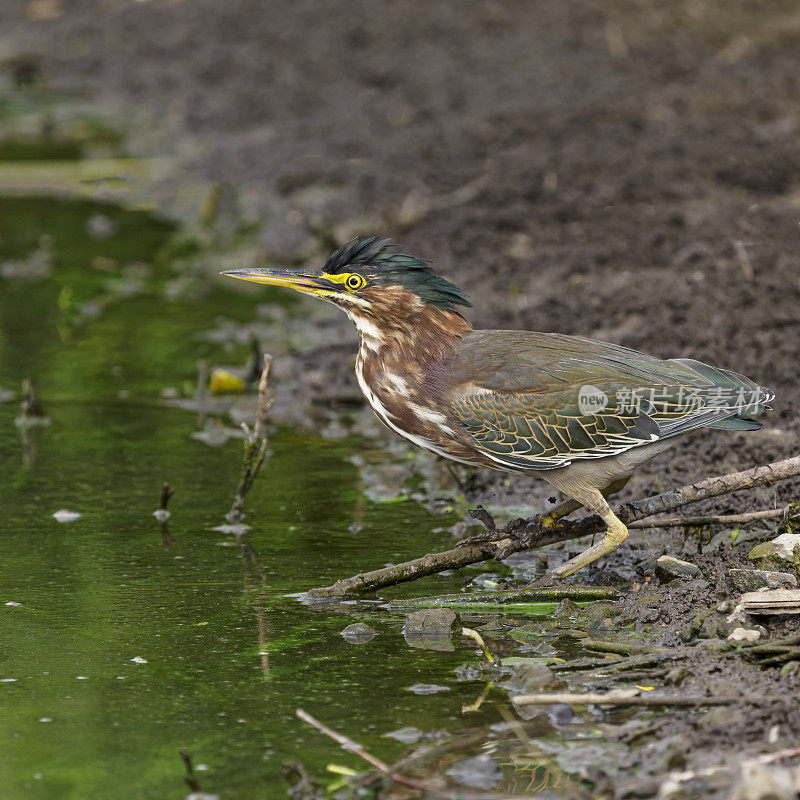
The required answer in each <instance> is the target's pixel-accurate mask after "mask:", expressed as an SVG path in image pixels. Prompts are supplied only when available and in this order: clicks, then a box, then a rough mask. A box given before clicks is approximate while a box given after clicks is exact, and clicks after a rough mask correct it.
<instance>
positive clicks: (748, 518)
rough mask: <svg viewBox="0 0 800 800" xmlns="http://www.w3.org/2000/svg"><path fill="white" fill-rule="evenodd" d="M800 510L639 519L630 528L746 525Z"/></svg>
mask: <svg viewBox="0 0 800 800" xmlns="http://www.w3.org/2000/svg"><path fill="white" fill-rule="evenodd" d="M798 514H800V512H797V511H796V510H795V509H793V507H792V506H786V507H784V508H767V509H764V510H763V511H750V512H748V513H746V514H708V515H706V516H704V517H661V518H657V519H653V520H647V521H645V520H638V521H636V522H631V523H629V524H628V527H629V528H683V527H684V526H692V525H745V524H747V523H748V522H757V521H758V520H762V519H778V518H782V517H795V516H798Z"/></svg>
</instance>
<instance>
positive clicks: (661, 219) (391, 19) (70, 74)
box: [0, 0, 800, 796]
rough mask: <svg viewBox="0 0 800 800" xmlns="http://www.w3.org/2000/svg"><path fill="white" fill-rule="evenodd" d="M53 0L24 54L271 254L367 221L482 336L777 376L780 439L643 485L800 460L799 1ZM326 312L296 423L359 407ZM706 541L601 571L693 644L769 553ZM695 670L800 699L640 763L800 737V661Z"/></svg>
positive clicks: (793, 495)
mask: <svg viewBox="0 0 800 800" xmlns="http://www.w3.org/2000/svg"><path fill="white" fill-rule="evenodd" d="M32 6H33V4H24V3H21V2H19V3H16V4H15V3H12V4H4V5H3V8H2V9H0V23H2V26H3V27H2V29H3V32H4V35H3V39H4V43H5V46H6V48H7V49H8V50H9V51H10V52H12V53H15V54H16V53H22V54H26V55H27V56H29V57H30V59H31V60H32V61H33V62H34V63H36V64H37V65H38V67H37V68H38V69H39V70H40V72H41V75H42V76H43V79H44V80H46V81H47V82H48V83H50V84H53V85H59V84H60V85H64V86H80V87H89V88H90V89H91V90H92V91H93V92H94V93H95V94H96V96H97V97H98V98H99V99H100V100H101V101H102V102H106V103H111V104H116V105H117V106H118V107H119V108H121V109H125V113H126V114H127V115H128V118H129V119H130V125H131V128H132V130H133V131H135V136H134V137H133V145H132V146H134V147H135V146H136V143H137V142H138V143H139V146H140V147H141V148H142V150H143V151H146V152H147V153H148V154H152V153H153V152H162V153H165V154H169V155H172V156H175V157H176V158H177V164H178V166H177V167H174V168H173V170H174V171H173V172H171V173H170V174H168V175H165V176H164V181H163V182H162V184H161V186H160V188H159V192H160V196H161V197H162V199H163V200H164V202H165V203H166V204H168V203H169V201H170V198H171V197H173V196H174V195H175V194H177V193H178V192H177V189H176V186H177V184H176V181H175V179H176V176H177V177H179V178H180V180H181V181H194V180H197V181H208V182H219V181H224V182H230V183H232V184H233V185H235V186H236V187H237V190H236V193H237V195H238V199H237V201H236V203H234V206H235V208H236V212H235V213H236V214H240V215H241V217H242V218H243V219H244V220H245V221H248V222H251V223H254V224H255V233H254V237H255V239H254V241H255V249H256V253H257V257H259V258H263V259H265V260H281V261H289V262H302V261H305V260H307V259H318V258H320V257H321V256H322V254H323V253H324V252H325V251H327V250H328V249H330V247H332V246H334V245H336V244H340V243H341V242H342V241H344V240H346V239H347V238H349V237H350V236H352V235H354V234H356V233H382V234H386V235H388V236H392V237H393V238H395V239H396V240H398V241H400V242H402V244H403V246H404V248H405V249H406V250H408V251H410V252H413V253H415V254H419V255H422V256H425V257H429V258H431V259H433V260H434V261H435V262H436V263H437V265H438V267H439V268H440V269H441V270H442V271H443V272H444V273H445V274H447V275H448V276H449V277H450V278H452V279H453V280H454V281H455V282H457V283H459V284H460V285H462V286H463V287H464V288H465V289H466V290H467V291H469V292H470V293H471V294H472V296H473V297H474V299H475V309H474V311H473V312H472V314H471V319H472V321H473V323H474V325H475V326H476V327H501V328H532V329H538V330H553V331H560V332H563V333H570V334H578V335H584V336H592V337H596V338H603V339H608V340H612V341H615V342H618V343H620V344H623V345H626V346H630V347H634V348H636V349H640V350H643V351H646V352H649V353H653V354H655V355H658V356H662V357H693V358H697V359H700V360H703V361H707V362H709V363H712V364H716V365H719V366H722V367H728V368H732V369H735V370H736V371H739V372H742V373H744V374H747V375H748V376H750V377H751V378H753V379H754V380H756V381H758V382H759V383H762V384H764V385H767V386H770V387H771V388H772V389H774V390H775V392H776V395H777V397H776V400H775V402H774V410H773V411H772V412H771V413H769V414H768V416H767V417H766V418H765V426H764V429H763V430H762V431H760V432H756V433H748V434H740V433H723V432H707V433H702V434H697V435H695V436H693V437H691V438H690V439H688V440H684V441H683V442H681V443H680V444H679V445H678V446H677V447H676V448H675V449H674V450H673V451H672V452H670V453H668V454H665V455H663V456H661V457H659V458H657V459H656V460H654V461H653V462H652V463H651V464H649V465H647V466H646V467H645V468H643V469H642V470H641V471H640V472H639V473H638V474H637V476H636V477H635V478H634V480H633V481H631V484H630V485H629V486H628V488H627V489H626V490H625V495H624V496H625V497H630V496H641V495H644V494H645V493H652V492H654V491H660V490H662V489H666V488H669V487H672V486H676V485H679V484H683V483H686V482H690V481H692V480H695V479H697V478H700V477H702V476H705V475H708V474H715V473H722V472H726V471H731V470H736V469H744V468H747V467H749V466H752V465H755V464H760V463H766V462H769V461H774V460H778V459H779V458H783V457H787V456H790V455H793V454H796V453H797V452H798V444H799V440H800V422H799V421H798V417H797V411H796V409H797V407H798V402H800V391H798V381H797V372H798V365H797V359H798V344H799V342H798V335H799V334H800V248H799V247H798V245H800V229H798V206H799V205H800V173H798V166H800V137H799V136H798V127H799V126H800V112H799V111H798V105H797V88H798V85H797V47H798V30H800V16H798V9H797V5H796V4H795V3H792V2H773V3H770V4H766V5H765V4H762V3H756V2H747V1H743V2H739V3H736V4H726V5H725V7H721V6H720V5H719V4H715V3H712V2H704V1H703V0H701V1H700V2H698V0H680V1H679V2H674V3H670V4H666V5H665V4H663V3H656V2H651V1H650V0H639V2H622V1H619V0H612V2H604V3H599V2H578V3H563V2H558V1H557V0H546V1H545V2H541V3H535V4H533V3H528V2H524V0H516V2H509V3H496V2H491V0H488V1H487V2H480V3H474V4H471V5H467V6H465V5H463V4H458V3H449V2H445V3H442V2H440V3H434V4H426V5H420V4H419V3H414V2H411V0H401V1H399V2H392V3H389V4H382V5H380V6H375V4H373V3H368V2H366V0H355V1H354V2H349V3H347V4H341V5H339V4H333V5H332V4H331V3H330V2H327V3H323V2H320V0H299V1H295V2H291V3H289V2H278V3H272V4H270V8H269V12H268V13H267V12H266V11H262V10H258V7H257V6H254V5H253V4H252V3H248V2H246V0H229V2H226V3H224V4H221V3H218V2H216V1H215V0H192V1H191V2H178V3H172V2H161V0H152V2H149V3H139V2H126V1H125V0H115V1H114V2H111V0H107V1H106V2H100V0H81V2H71V3H69V4H68V6H67V4H64V6H65V7H63V8H61V7H60V6H59V4H54V7H56V8H59V9H60V12H59V13H58V14H56V15H54V16H52V18H47V19H38V20H32V19H30V18H29V17H30V8H31V7H32ZM26 8H27V9H28V12H29V13H28V15H26V13H25V10H26ZM45 16H48V15H45ZM320 324H321V325H324V327H323V328H321V329H322V330H324V331H325V335H324V336H320V337H319V340H318V341H317V342H315V343H314V345H315V346H314V347H313V348H310V352H306V353H305V354H299V353H297V352H295V353H294V355H293V356H292V357H291V358H290V357H289V354H287V356H286V363H287V366H283V367H278V365H277V364H276V368H279V369H281V370H283V379H284V380H285V381H286V382H287V384H289V385H291V386H292V393H293V403H292V404H291V405H292V406H293V409H294V412H295V413H297V407H298V405H300V404H305V403H307V402H308V403H310V402H311V398H313V397H318V398H319V397H323V398H324V402H327V403H329V404H334V405H335V402H334V401H336V399H337V398H338V399H339V400H340V401H342V398H344V400H343V401H342V402H344V403H345V404H351V405H352V397H353V394H354V389H355V381H354V378H353V376H352V372H351V365H352V353H353V350H354V342H355V337H354V335H352V336H351V334H350V333H348V332H347V324H348V323H347V322H346V320H341V321H339V320H337V319H334V318H333V317H331V318H330V319H327V318H325V320H324V323H320ZM331 342H333V344H330V343H331ZM289 405H290V403H288V402H287V403H284V407H288V406H289ZM340 405H341V403H340ZM278 408H280V404H278ZM367 425H368V423H365V424H364V426H362V427H364V428H365V429H366V426H367ZM362 432H364V431H363V430H362ZM370 432H372V433H374V435H375V436H380V435H381V434H380V433H377V428H375V429H373V428H370ZM464 477H465V480H466V497H467V500H468V501H470V502H483V503H487V502H489V503H493V504H495V505H507V504H519V503H527V504H529V505H534V506H535V505H542V504H544V503H545V501H546V500H547V498H548V497H549V495H550V494H551V490H549V488H548V487H546V486H544V485H542V484H535V483H534V482H533V481H526V480H519V479H509V478H508V476H506V475H503V474H501V473H490V472H484V471H478V472H476V473H474V474H471V475H469V476H464ZM799 489H800V482H798V481H786V482H784V483H781V484H780V485H778V486H776V487H766V488H763V489H759V490H754V491H748V492H741V493H738V494H735V495H729V496H727V497H725V498H721V499H719V500H717V501H715V502H714V503H713V504H712V505H709V506H707V508H712V507H713V508H714V509H716V510H717V511H718V512H720V513H724V512H732V511H740V510H752V509H754V508H763V507H768V506H771V505H772V504H773V503H778V504H784V503H787V502H789V501H792V500H796V499H797V497H798V490H799ZM697 509H698V511H702V510H705V509H704V507H703V506H702V505H700V506H697ZM715 533H716V532H715ZM765 535H766V533H765ZM704 536H705V534H703V535H702V536H701V535H700V534H698V536H697V538H694V539H693V538H692V537H691V536H690V537H684V536H683V534H682V533H681V532H680V531H671V532H664V531H658V532H655V531H649V532H644V533H642V534H639V535H636V536H632V537H631V540H630V543H629V544H628V545H626V547H624V548H623V549H622V550H621V551H620V552H619V553H617V554H615V556H614V557H613V558H611V559H608V560H607V564H605V565H603V566H601V568H599V569H597V570H595V571H594V573H589V574H588V575H587V579H588V580H594V581H598V582H600V581H602V582H606V583H607V582H613V581H614V580H615V577H616V576H618V577H620V578H622V579H623V580H626V581H629V582H633V584H634V586H635V587H639V588H638V589H634V590H633V591H632V592H631V593H630V595H629V596H628V597H626V599H625V600H623V601H622V602H621V608H622V609H623V613H624V614H627V615H628V616H629V620H630V624H631V625H632V626H633V628H634V629H635V630H637V631H639V632H645V631H646V632H648V633H649V634H651V635H653V634H654V635H655V641H656V642H657V643H659V644H663V645H668V646H677V645H678V644H679V643H680V642H681V641H682V640H681V632H682V631H685V630H686V629H687V627H688V626H689V625H690V623H691V621H692V619H694V617H695V616H696V615H697V614H698V612H699V611H700V610H702V609H704V608H712V609H713V608H715V607H716V606H717V605H719V604H720V603H722V602H724V601H725V600H728V599H730V598H731V597H732V596H733V595H734V593H733V591H732V588H731V587H730V586H729V584H728V583H727V580H726V577H725V576H726V573H727V569H728V568H729V567H730V566H737V565H741V564H744V563H746V558H745V556H746V553H747V550H748V549H749V546H750V545H749V544H748V543H747V542H744V541H742V540H737V544H735V545H733V546H731V545H730V536H728V544H725V543H724V542H722V543H719V542H718V543H717V544H718V546H716V547H713V548H710V549H709V548H708V547H707V546H704V544H705V545H707V541H706V542H704V538H703V537H704ZM705 538H706V539H707V538H708V537H705ZM663 552H670V553H672V554H674V555H683V556H684V557H687V558H689V559H690V560H692V561H694V562H695V563H698V565H700V566H701V568H702V569H703V571H704V581H703V582H702V583H697V584H692V585H690V586H687V585H685V584H681V585H678V586H669V587H661V586H659V585H657V584H656V582H655V580H654V579H652V572H653V562H654V559H655V558H656V557H657V556H658V555H660V554H661V553H663ZM553 557H556V558H557V557H559V556H558V554H557V553H554V556H553ZM360 566H361V565H354V571H355V569H357V568H359V567H360ZM364 566H367V565H364ZM645 596H646V597H647V599H646V600H643V599H642V598H643V597H645ZM766 627H767V628H768V633H770V634H774V635H788V634H789V633H791V631H792V629H794V630H795V632H796V630H797V626H796V625H795V624H794V623H791V622H786V621H785V620H784V621H780V620H772V621H771V622H769V623H768V624H766ZM706 633H708V631H707V632H706ZM711 634H715V632H714V631H712V632H711ZM712 638H714V635H712ZM689 673H690V674H689V676H688V677H687V678H686V684H685V685H686V686H687V687H688V688H690V689H697V690H701V689H702V690H708V691H710V692H712V693H713V692H717V691H721V690H722V689H727V690H728V691H738V690H741V691H742V692H763V693H766V694H782V695H785V696H786V697H787V698H789V699H790V700H791V702H787V703H785V704H782V705H781V704H778V705H776V706H770V707H767V708H765V709H764V710H763V711H759V712H753V711H752V710H747V711H744V712H740V711H737V712H736V713H731V714H727V715H726V716H724V717H723V718H721V719H720V720H719V722H720V724H712V723H707V722H704V720H707V719H708V717H709V715H705V716H704V717H698V715H697V714H696V713H695V712H688V711H686V712H684V711H680V712H677V713H675V714H673V715H671V716H670V717H669V720H668V721H667V722H666V723H665V727H664V728H663V729H661V730H659V732H658V733H657V734H654V735H651V737H650V739H648V738H647V736H645V737H644V738H643V739H642V740H641V741H644V742H646V743H647V744H646V746H643V747H640V748H635V749H634V750H632V751H631V752H634V753H635V755H634V756H630V755H629V756H628V757H627V758H628V760H627V761H626V762H625V764H624V765H623V766H624V769H625V770H627V773H626V774H633V773H636V772H637V770H640V769H641V770H642V771H643V773H645V774H646V773H648V772H651V773H654V774H655V773H656V772H658V771H659V770H660V771H661V773H663V772H664V770H665V768H664V764H665V763H667V762H666V761H665V760H664V758H663V754H661V755H659V754H660V753H661V751H660V749H659V748H660V745H659V740H661V739H662V737H663V735H664V734H665V732H666V733H667V734H668V735H670V736H678V735H680V736H685V737H689V741H690V746H689V747H688V755H686V758H685V759H684V762H685V763H686V764H687V765H688V766H689V767H691V768H697V767H704V766H708V765H709V764H712V763H718V762H719V761H720V760H730V759H734V760H735V759H736V758H740V757H741V756H742V754H755V753H758V752H762V751H763V750H764V749H765V748H767V749H769V748H775V747H780V746H781V743H785V742H787V741H789V740H790V739H791V738H792V736H796V735H797V734H798V732H800V719H798V713H797V704H796V697H797V689H798V684H797V680H798V678H797V673H796V672H795V673H794V675H793V676H792V675H791V674H789V675H779V674H778V672H777V670H774V669H773V670H764V669H761V668H760V667H757V666H754V665H752V664H749V663H746V662H744V661H742V660H739V659H727V660H720V659H719V658H717V657H716V656H715V655H714V654H713V653H710V652H708V651H703V650H702V649H698V650H697V652H696V653H695V655H693V656H692V661H691V663H690V665H689ZM711 719H712V722H713V718H711ZM776 725H777V726H778V733H777V734H775V736H774V737H773V739H770V742H771V743H770V744H769V745H767V744H766V742H767V738H768V736H770V733H769V732H770V731H771V730H772V729H773V728H774V726H776ZM775 737H777V738H775ZM640 743H641V742H640ZM667 761H669V759H667ZM678 761H680V759H678ZM675 763H677V762H675ZM598 781H599V779H598ZM597 785H601V782H600V783H597ZM618 788H619V787H618ZM620 791H621V790H620ZM687 791H688V790H687ZM725 791H727V789H725ZM687 796H690V795H687ZM697 796H711V789H710V788H709V787H708V786H707V785H706V786H704V787H703V788H701V789H697Z"/></svg>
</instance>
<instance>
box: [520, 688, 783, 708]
mask: <svg viewBox="0 0 800 800" xmlns="http://www.w3.org/2000/svg"><path fill="white" fill-rule="evenodd" d="M774 699H775V698H774V697H771V696H769V695H760V696H752V697H748V696H747V695H730V696H717V697H686V696H678V695H676V696H672V697H670V696H668V695H663V694H657V695H653V694H650V693H648V694H633V695H632V694H630V693H629V692H626V691H617V692H608V693H606V694H598V693H595V692H587V693H585V694H581V693H572V692H553V693H550V694H519V695H517V696H516V697H512V698H511V701H512V702H513V703H514V705H517V706H542V705H550V704H551V703H565V704H567V705H589V704H591V705H598V706H727V705H738V704H742V703H765V702H771V701H772V700H774Z"/></svg>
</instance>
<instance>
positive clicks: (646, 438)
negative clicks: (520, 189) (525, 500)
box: [450, 331, 772, 469]
mask: <svg viewBox="0 0 800 800" xmlns="http://www.w3.org/2000/svg"><path fill="white" fill-rule="evenodd" d="M450 367H451V369H452V383H451V395H450V407H451V411H452V415H453V416H454V418H455V420H454V421H455V422H456V423H457V427H459V428H460V430H461V431H462V432H463V433H465V434H466V441H468V443H469V444H471V445H472V446H475V447H477V448H478V449H479V450H481V451H482V452H484V453H486V454H487V455H489V456H490V457H491V458H492V459H493V460H494V461H497V462H498V463H500V464H502V465H503V466H506V467H508V468H510V469H554V468H557V467H563V466H566V465H567V464H569V463H571V462H572V461H574V460H576V459H591V458H603V457H607V456H611V455H616V454H618V453H621V452H624V451H625V450H629V449H631V448H634V447H639V446H641V445H644V444H650V443H652V442H654V441H656V440H658V439H663V438H666V437H672V436H677V435H679V434H682V433H686V432H688V431H690V430H694V429H696V428H700V427H720V428H722V427H724V428H729V429H731V428H732V429H736V430H750V429H752V428H753V427H758V426H759V423H757V422H754V421H753V420H752V419H751V417H752V416H755V415H757V414H760V413H761V412H762V411H763V410H764V404H765V403H766V402H769V400H771V399H772V394H771V393H770V392H768V391H767V390H765V389H762V388H760V387H758V386H756V384H754V383H753V382H752V381H750V380H749V379H747V378H744V377H743V376H740V375H737V374H735V373H732V372H728V371H726V370H720V369H717V368H715V367H710V366H708V365H706V364H702V363H701V362H697V361H691V360H669V361H662V360H660V359H657V358H653V357H651V356H647V355H645V354H644V353H639V352H637V351H635V350H629V349H628V348H624V347H619V346H618V345H613V344H608V343H605V342H596V341H594V340H590V339H579V338H577V337H570V336H561V335H558V334H546V333H533V332H527V331H521V332H516V331H474V332H472V333H470V334H468V335H467V336H466V337H464V339H463V340H462V341H461V343H460V346H459V348H458V350H457V351H456V353H455V355H454V357H453V359H452V361H451V363H450ZM587 392H588V394H590V395H592V396H594V397H601V398H605V402H604V403H603V404H602V406H601V407H598V406H596V405H595V406H593V407H590V408H587V404H586V397H585V393H587ZM590 405H591V404H590Z"/></svg>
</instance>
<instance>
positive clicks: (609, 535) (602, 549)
mask: <svg viewBox="0 0 800 800" xmlns="http://www.w3.org/2000/svg"><path fill="white" fill-rule="evenodd" d="M600 501H601V502H602V503H603V506H605V507H604V508H600V507H598V508H596V509H592V510H593V511H597V513H598V514H600V516H601V517H602V518H603V519H604V520H605V522H606V525H607V526H608V530H607V531H606V535H605V536H604V537H603V538H602V540H601V541H599V542H598V543H597V544H593V545H592V546H591V547H588V548H587V549H586V550H584V551H583V552H582V553H581V554H580V555H577V556H575V558H571V559H570V560H569V561H566V562H565V563H563V564H562V565H561V566H560V567H556V569H554V570H552V571H551V572H550V573H549V575H548V577H549V578H555V579H556V580H560V579H561V578H566V577H567V575H572V573H573V572H577V571H578V570H579V569H583V567H585V566H588V565H589V564H591V563H592V562H593V561H597V559H598V558H602V557H603V556H607V555H608V554H609V553H613V552H614V551H615V550H616V549H617V548H618V547H619V546H620V545H621V544H622V543H623V542H624V541H625V540H626V539H627V538H628V529H627V528H626V527H625V525H624V524H623V523H622V521H621V520H620V519H619V517H617V515H616V514H615V513H614V512H613V511H612V510H611V508H610V507H609V505H608V503H606V502H605V500H603V499H602V496H600Z"/></svg>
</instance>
